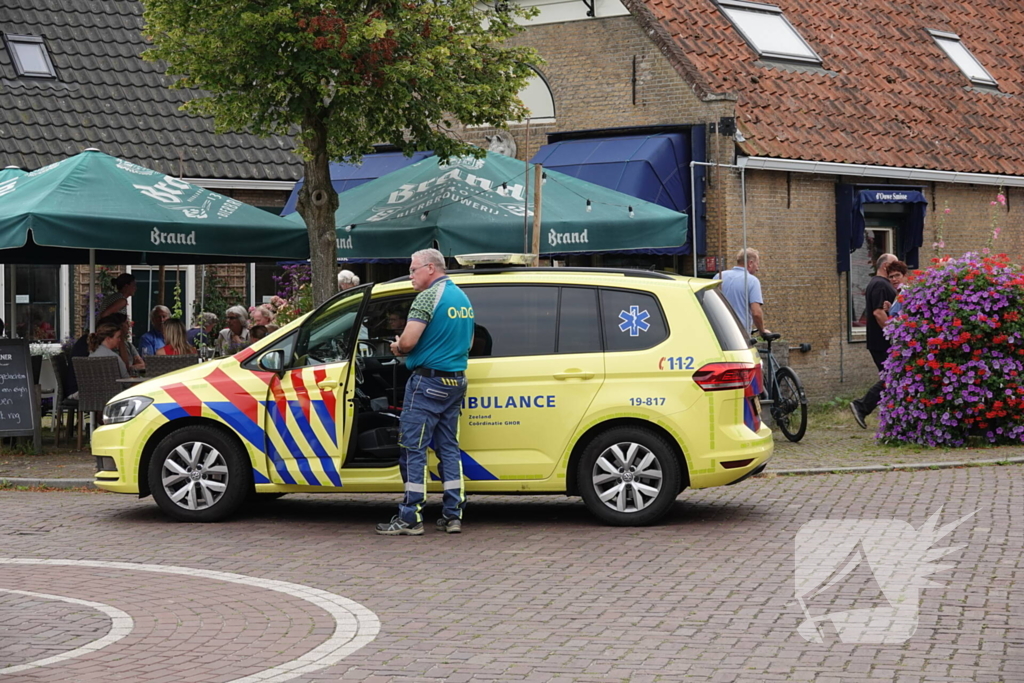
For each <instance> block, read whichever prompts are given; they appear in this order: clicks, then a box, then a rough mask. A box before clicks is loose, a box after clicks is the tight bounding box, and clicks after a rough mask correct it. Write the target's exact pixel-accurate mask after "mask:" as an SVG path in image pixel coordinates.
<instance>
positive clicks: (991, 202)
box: [989, 199, 999, 206]
mask: <svg viewBox="0 0 1024 683" xmlns="http://www.w3.org/2000/svg"><path fill="white" fill-rule="evenodd" d="M998 203H999V202H997V201H996V200H994V199H993V200H992V201H990V202H989V204H990V205H991V206H995V205H996V204H998Z"/></svg>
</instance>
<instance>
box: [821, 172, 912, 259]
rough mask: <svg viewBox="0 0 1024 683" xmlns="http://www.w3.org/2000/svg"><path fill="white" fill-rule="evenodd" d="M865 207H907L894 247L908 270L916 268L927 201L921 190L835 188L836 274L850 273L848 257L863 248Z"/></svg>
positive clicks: (849, 186)
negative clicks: (908, 267)
mask: <svg viewBox="0 0 1024 683" xmlns="http://www.w3.org/2000/svg"><path fill="white" fill-rule="evenodd" d="M865 204H908V205H909V210H908V212H907V217H906V222H905V225H904V226H903V227H902V229H901V230H899V231H898V238H899V241H898V243H897V244H896V245H895V246H896V249H897V251H898V252H899V253H900V254H901V255H902V256H903V258H904V260H905V261H906V263H907V265H908V266H910V267H911V268H917V267H918V249H920V247H921V245H922V244H923V243H924V219H925V214H926V213H927V210H928V200H927V199H925V196H924V193H923V192H921V190H920V188H902V187H886V188H878V189H875V188H870V189H860V188H858V187H856V186H854V185H848V184H845V183H839V184H837V185H836V270H837V271H838V272H840V273H846V272H849V270H850V254H852V253H853V252H855V251H857V250H858V249H860V248H861V247H862V246H863V245H864V231H865V229H866V228H865V225H864V205H865Z"/></svg>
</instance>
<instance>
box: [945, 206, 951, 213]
mask: <svg viewBox="0 0 1024 683" xmlns="http://www.w3.org/2000/svg"><path fill="white" fill-rule="evenodd" d="M944 213H953V209H951V208H949V207H948V206H947V207H946V209H945V211H944Z"/></svg>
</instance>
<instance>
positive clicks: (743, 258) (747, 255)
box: [736, 247, 761, 266]
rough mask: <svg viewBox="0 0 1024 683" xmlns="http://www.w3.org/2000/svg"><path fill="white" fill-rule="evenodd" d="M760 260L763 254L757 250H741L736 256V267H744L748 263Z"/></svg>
mask: <svg viewBox="0 0 1024 683" xmlns="http://www.w3.org/2000/svg"><path fill="white" fill-rule="evenodd" d="M759 258H761V254H760V253H759V252H758V251H757V249H751V248H749V247H748V248H746V249H740V251H739V253H738V254H736V265H737V266H742V265H744V264H746V263H751V262H753V261H756V260H758V259H759Z"/></svg>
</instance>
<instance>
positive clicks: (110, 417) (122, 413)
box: [103, 396, 153, 425]
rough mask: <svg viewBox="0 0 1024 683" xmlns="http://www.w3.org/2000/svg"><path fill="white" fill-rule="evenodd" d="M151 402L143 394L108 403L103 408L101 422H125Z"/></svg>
mask: <svg viewBox="0 0 1024 683" xmlns="http://www.w3.org/2000/svg"><path fill="white" fill-rule="evenodd" d="M151 403H153V399H151V398H146V397H145V396H132V397H131V398H124V399H121V400H120V401H114V402H113V403H108V404H107V405H106V407H105V408H103V424H105V425H110V424H117V423H118V422H127V421H128V420H130V419H132V418H133V417H135V416H136V415H138V414H139V413H141V412H142V411H143V410H145V409H146V408H148V407H149V406H150V404H151Z"/></svg>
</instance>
